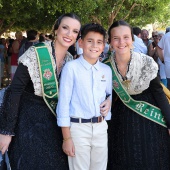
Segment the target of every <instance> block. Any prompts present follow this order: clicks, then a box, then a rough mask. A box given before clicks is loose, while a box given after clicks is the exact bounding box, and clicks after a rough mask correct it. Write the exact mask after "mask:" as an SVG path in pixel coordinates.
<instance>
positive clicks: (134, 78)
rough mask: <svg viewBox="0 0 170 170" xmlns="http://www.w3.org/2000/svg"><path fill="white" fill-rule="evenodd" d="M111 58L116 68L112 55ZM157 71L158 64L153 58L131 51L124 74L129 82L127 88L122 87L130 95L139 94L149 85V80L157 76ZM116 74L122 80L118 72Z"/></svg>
mask: <svg viewBox="0 0 170 170" xmlns="http://www.w3.org/2000/svg"><path fill="white" fill-rule="evenodd" d="M113 55H114V53H113ZM111 59H112V63H113V66H114V67H115V68H116V65H115V62H114V59H113V57H111ZM116 71H117V70H116ZM117 73H118V72H117ZM157 73H158V65H157V63H156V62H155V61H154V60H153V58H151V57H150V56H147V55H145V54H142V53H136V52H132V59H131V62H130V66H129V71H128V72H127V74H126V77H127V80H130V83H129V87H128V89H127V87H125V86H124V87H125V89H126V90H127V92H128V94H130V95H135V94H140V93H142V92H143V91H144V90H146V89H147V88H148V87H149V84H150V81H151V80H153V79H154V78H155V77H156V76H157ZM118 76H119V79H120V80H121V81H123V79H122V77H121V75H120V74H119V73H118Z"/></svg>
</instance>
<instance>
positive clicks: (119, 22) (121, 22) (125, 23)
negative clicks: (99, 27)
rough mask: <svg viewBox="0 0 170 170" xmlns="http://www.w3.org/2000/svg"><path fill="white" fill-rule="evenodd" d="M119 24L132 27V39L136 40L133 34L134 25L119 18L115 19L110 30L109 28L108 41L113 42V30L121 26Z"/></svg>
mask: <svg viewBox="0 0 170 170" xmlns="http://www.w3.org/2000/svg"><path fill="white" fill-rule="evenodd" d="M119 26H127V27H129V28H130V30H131V36H132V40H133V41H134V35H133V30H132V27H131V26H130V25H129V24H128V23H127V22H125V21H124V20H119V21H115V22H113V24H112V25H111V26H110V28H109V30H108V35H109V38H108V42H109V44H110V42H111V30H112V29H113V28H115V27H119Z"/></svg>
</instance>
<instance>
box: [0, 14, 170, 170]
mask: <svg viewBox="0 0 170 170" xmlns="http://www.w3.org/2000/svg"><path fill="white" fill-rule="evenodd" d="M167 30H168V29H167ZM38 35H39V36H38ZM169 35H170V33H168V31H167V33H166V34H165V35H164V34H163V33H162V32H158V31H154V32H153V33H152V38H151V39H150V38H149V33H148V31H147V30H146V29H143V30H141V29H140V28H139V27H133V28H132V27H131V26H130V25H129V24H128V23H127V22H125V21H123V20H120V21H115V22H113V23H112V25H111V26H110V28H109V29H108V32H107V33H106V30H105V29H104V28H103V27H102V26H101V25H100V24H96V23H88V24H85V25H84V26H81V22H80V18H79V17H78V16H77V15H75V14H73V13H67V14H63V15H61V16H60V17H59V18H58V19H57V20H56V21H55V23H54V25H53V32H52V35H50V36H48V37H47V36H46V35H45V34H38V32H37V31H36V30H29V31H27V38H26V39H23V36H22V33H21V32H16V39H15V40H10V41H9V43H7V42H6V41H5V40H4V39H1V43H0V52H2V53H1V55H0V57H1V74H2V71H3V69H4V68H3V67H4V65H3V64H2V63H3V62H5V61H4V60H3V59H5V56H8V57H6V58H10V57H9V56H11V68H10V69H9V68H8V67H7V68H6V69H8V71H9V70H10V71H9V74H10V75H11V80H12V81H11V85H10V90H9V94H8V97H6V98H5V100H4V103H3V106H4V108H5V109H3V107H1V109H0V152H1V155H0V156H1V157H2V155H3V154H5V153H7V152H8V155H9V160H10V166H11V170H35V169H36V170H48V169H49V170H68V169H70V170H96V169H98V170H106V169H107V170H113V169H115V170H160V169H162V170H168V169H170V140H169V138H170V137H169V135H170V114H169V113H170V105H169V103H168V100H167V98H166V95H165V94H164V91H163V88H162V86H161V82H162V83H163V84H164V85H165V86H167V87H168V88H169V87H170V82H169V80H170V77H168V76H169V71H168V66H169V59H168V54H169V53H168V52H169V48H168V45H169V44H168V43H170V38H169V37H170V36H169ZM38 37H39V38H38ZM6 44H8V46H7V45H6ZM5 51H8V53H7V52H5ZM169 56H170V55H169ZM8 62H9V60H8ZM169 68H170V67H169ZM1 77H2V76H1ZM1 157H0V158H1ZM0 160H1V159H0Z"/></svg>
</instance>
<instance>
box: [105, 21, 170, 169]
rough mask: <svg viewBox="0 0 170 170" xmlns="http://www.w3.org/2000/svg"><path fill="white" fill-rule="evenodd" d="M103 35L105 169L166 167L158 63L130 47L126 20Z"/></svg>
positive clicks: (167, 120) (166, 118) (168, 148)
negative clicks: (107, 107) (108, 79)
mask: <svg viewBox="0 0 170 170" xmlns="http://www.w3.org/2000/svg"><path fill="white" fill-rule="evenodd" d="M108 34H109V42H110V45H111V46H112V47H113V49H114V52H113V53H111V55H110V57H109V58H108V59H106V60H105V61H104V63H106V64H108V65H109V66H110V67H111V68H112V74H113V76H112V77H113V78H112V79H113V80H112V81H113V93H112V96H113V98H112V118H111V120H110V121H108V125H109V126H108V148H109V154H108V155H109V157H108V167H107V168H108V170H114V169H115V170H117V169H119V170H127V169H128V170H137V169H140V170H149V169H150V170H160V169H165V170H168V169H170V161H169V160H170V140H169V138H170V137H169V134H170V130H169V129H170V114H169V113H170V105H169V103H168V100H167V98H166V96H165V94H164V92H163V89H162V86H161V84H160V81H159V78H158V77H157V73H158V65H157V63H156V62H155V61H154V60H153V58H151V57H150V56H147V55H145V54H143V53H137V52H134V51H133V50H132V46H133V41H134V37H133V31H132V28H131V26H130V25H129V24H128V23H127V22H125V21H123V20H120V21H115V22H114V23H113V24H112V25H111V26H110V28H109V31H108ZM162 38H163V37H162ZM157 108H160V110H159V109H157Z"/></svg>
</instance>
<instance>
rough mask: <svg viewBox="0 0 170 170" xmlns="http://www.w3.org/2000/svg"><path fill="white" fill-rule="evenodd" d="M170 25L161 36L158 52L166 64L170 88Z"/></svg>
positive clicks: (169, 86) (168, 86)
mask: <svg viewBox="0 0 170 170" xmlns="http://www.w3.org/2000/svg"><path fill="white" fill-rule="evenodd" d="M169 47H170V27H167V28H166V33H165V35H164V36H163V37H162V38H161V40H160V41H159V43H158V46H157V53H158V56H159V58H160V60H161V62H162V63H164V66H165V74H166V78H167V88H168V89H169V90H170V48H169Z"/></svg>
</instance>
